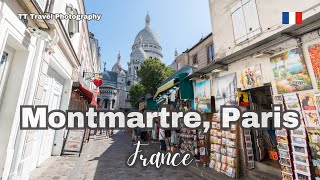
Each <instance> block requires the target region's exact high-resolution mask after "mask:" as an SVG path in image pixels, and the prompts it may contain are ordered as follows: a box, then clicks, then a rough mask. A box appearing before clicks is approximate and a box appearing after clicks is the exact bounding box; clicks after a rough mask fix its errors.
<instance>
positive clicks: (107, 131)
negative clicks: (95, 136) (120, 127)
mask: <svg viewBox="0 0 320 180" xmlns="http://www.w3.org/2000/svg"><path fill="white" fill-rule="evenodd" d="M109 137H110V129H106V139H109Z"/></svg>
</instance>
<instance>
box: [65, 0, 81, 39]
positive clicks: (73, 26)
mask: <svg viewBox="0 0 320 180" xmlns="http://www.w3.org/2000/svg"><path fill="white" fill-rule="evenodd" d="M66 12H67V14H73V15H78V10H77V9H76V8H73V7H72V5H68V6H67V9H66ZM79 22H80V21H77V20H75V19H70V20H69V21H68V33H69V37H70V38H72V37H73V36H74V35H75V34H76V33H79V32H80V30H79Z"/></svg>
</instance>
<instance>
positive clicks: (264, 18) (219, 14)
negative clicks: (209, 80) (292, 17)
mask: <svg viewBox="0 0 320 180" xmlns="http://www.w3.org/2000/svg"><path fill="white" fill-rule="evenodd" d="M238 2H240V0H236V1H234V0H223V1H219V0H209V4H210V14H211V24H212V30H213V34H214V36H213V38H214V48H215V52H216V59H220V58H223V57H225V56H227V55H230V54H232V53H235V52H237V51H239V50H241V49H243V48H245V47H248V46H250V45H252V44H254V43H256V42H259V41H261V40H262V39H265V38H267V37H270V36H271V35H274V34H276V33H278V32H280V31H281V30H283V29H286V28H288V27H290V26H292V25H282V12H287V11H289V12H303V16H302V17H303V19H306V18H308V17H310V16H312V15H314V14H316V13H317V12H319V11H320V6H319V5H320V1H319V0H309V1H292V0H282V1H278V0H269V1H259V0H255V2H256V6H257V12H258V18H259V23H260V25H261V32H262V33H261V34H259V35H258V36H256V37H253V38H250V39H249V41H244V42H243V43H240V44H236V43H235V39H234V32H233V24H232V17H231V8H232V7H233V6H234V5H235V4H237V3H238Z"/></svg>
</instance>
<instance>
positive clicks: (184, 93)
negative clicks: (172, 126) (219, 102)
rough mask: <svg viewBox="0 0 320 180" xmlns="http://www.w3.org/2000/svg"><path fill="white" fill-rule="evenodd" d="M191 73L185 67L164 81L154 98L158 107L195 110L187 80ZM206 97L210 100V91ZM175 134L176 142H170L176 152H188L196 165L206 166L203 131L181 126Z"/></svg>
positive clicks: (192, 88)
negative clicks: (174, 145)
mask: <svg viewBox="0 0 320 180" xmlns="http://www.w3.org/2000/svg"><path fill="white" fill-rule="evenodd" d="M192 71H193V68H192V67H190V66H186V67H184V68H182V69H181V70H179V71H178V72H176V73H175V74H173V75H172V76H171V77H169V78H168V79H167V80H165V81H164V83H163V85H162V86H160V87H159V88H158V92H157V93H156V95H155V97H154V98H155V99H156V101H157V103H158V105H159V106H161V105H169V107H170V108H174V110H176V111H187V110H191V109H193V110H194V109H195V108H194V84H193V81H192V80H190V79H189V78H187V77H188V75H190V74H191V73H192ZM170 83H171V84H170ZM209 87H210V86H209ZM206 94H207V93H206ZM208 97H209V98H211V96H210V91H209V95H208ZM171 132H172V131H171ZM175 132H176V135H177V139H176V142H174V141H172V142H174V143H175V144H176V148H177V149H176V150H177V151H179V152H181V153H185V152H190V153H191V154H193V155H194V157H195V158H196V160H197V165H199V166H200V165H201V166H207V164H208V163H207V162H208V155H209V153H208V152H209V151H207V147H206V145H207V143H206V141H207V137H206V136H205V134H204V133H203V130H202V129H198V130H193V129H188V128H185V127H183V125H182V127H181V129H179V130H177V131H175ZM171 135H172V133H171ZM171 137H172V136H171Z"/></svg>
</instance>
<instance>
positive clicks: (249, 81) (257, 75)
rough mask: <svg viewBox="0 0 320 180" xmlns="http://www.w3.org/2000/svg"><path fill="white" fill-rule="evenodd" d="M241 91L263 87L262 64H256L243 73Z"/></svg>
mask: <svg viewBox="0 0 320 180" xmlns="http://www.w3.org/2000/svg"><path fill="white" fill-rule="evenodd" d="M240 81H241V89H242V90H246V89H252V88H256V87H261V86H263V82H262V72H261V66H260V64H255V65H253V66H251V67H248V68H246V69H243V70H242V71H241V77H240Z"/></svg>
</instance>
